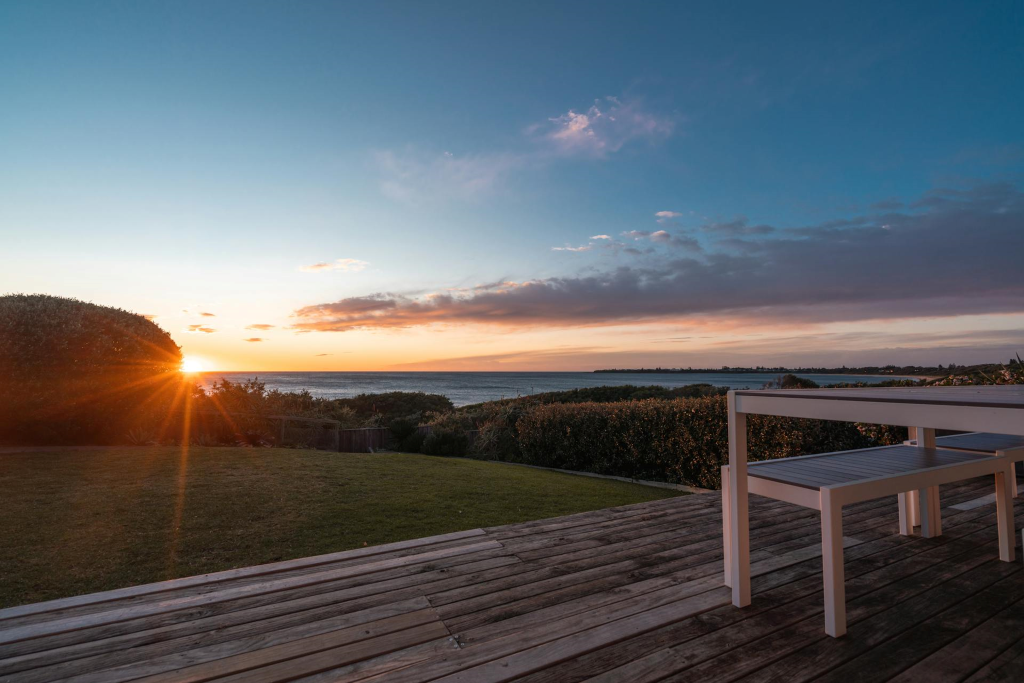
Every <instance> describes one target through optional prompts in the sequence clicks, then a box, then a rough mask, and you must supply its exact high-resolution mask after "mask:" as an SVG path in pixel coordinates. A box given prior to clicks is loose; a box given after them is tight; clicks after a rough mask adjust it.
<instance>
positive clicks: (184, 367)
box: [181, 356, 206, 375]
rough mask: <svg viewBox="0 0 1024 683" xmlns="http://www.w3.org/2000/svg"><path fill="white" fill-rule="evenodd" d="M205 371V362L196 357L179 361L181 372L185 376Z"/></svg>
mask: <svg viewBox="0 0 1024 683" xmlns="http://www.w3.org/2000/svg"><path fill="white" fill-rule="evenodd" d="M205 369H206V362H205V361H204V360H203V359H202V358H197V357H196V356H185V357H184V358H183V359H182V360H181V371H182V372H183V373H185V374H186V375H192V374H195V373H197V372H202V371H203V370H205Z"/></svg>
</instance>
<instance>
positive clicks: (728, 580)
mask: <svg viewBox="0 0 1024 683" xmlns="http://www.w3.org/2000/svg"><path fill="white" fill-rule="evenodd" d="M731 505H732V501H731V500H730V499H729V466H728V465H726V466H725V467H723V468H722V541H723V542H722V550H723V554H724V555H725V558H724V559H725V585H726V586H727V587H729V588H732V559H731V558H732V552H731V547H730V546H731V544H732V539H731V538H730V535H729V527H730V524H731V522H730V519H729V506H731Z"/></svg>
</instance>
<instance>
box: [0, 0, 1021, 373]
mask: <svg viewBox="0 0 1024 683" xmlns="http://www.w3.org/2000/svg"><path fill="white" fill-rule="evenodd" d="M723 4H724V3H706V4H697V3H686V4H683V3H643V4H640V6H633V5H627V4H624V3H587V4H586V5H584V6H581V5H579V4H570V3H562V4H554V3H526V2H516V3H492V2H472V3H470V2H466V3H422V2H419V3H418V2H411V3H336V2H330V3H314V2H307V3H283V2H281V3H255V2H246V3H242V2H203V3H146V2H104V3H89V2H67V3H61V2H48V3H38V2H7V3H4V4H3V5H0V101H3V102H4V105H3V106H2V107H0V235H2V236H3V244H4V253H5V261H6V262H7V264H6V267H5V268H4V269H3V270H4V272H3V273H0V290H4V291H44V292H50V293H55V294H63V295H70V296H77V297H80V298H84V299H90V300H94V301H96V302H99V303H107V304H112V305H118V306H122V307H125V308H130V309H132V310H137V311H139V312H141V313H146V314H150V315H154V316H156V319H157V322H159V323H160V324H162V325H164V326H165V327H166V328H167V329H168V330H169V331H171V332H172V334H173V335H174V336H175V338H176V339H177V340H178V341H179V343H181V344H182V345H183V346H184V347H185V348H186V350H187V351H190V352H193V353H196V354H199V355H204V356H206V357H208V358H210V359H211V360H212V364H213V365H217V366H220V367H225V368H228V367H231V368H232V369H240V368H245V369H247V368H250V367H251V368H256V367H277V368H283V367H286V366H287V367H288V368H309V369H330V368H333V367H339V368H362V369H371V368H384V367H392V366H409V364H411V366H413V367H460V368H466V369H476V368H480V369H488V368H492V367H499V366H500V367H503V368H511V369H519V368H522V369H526V368H533V367H538V368H539V367H544V368H554V367H565V366H566V363H567V362H568V361H567V360H566V353H569V352H568V351H564V352H557V351H555V350H556V349H563V350H572V351H571V357H572V359H571V362H572V363H573V364H574V365H573V368H575V367H580V368H583V367H590V366H594V365H596V366H597V367H600V366H601V365H604V364H607V363H612V364H618V363H617V362H618V361H619V360H622V362H624V363H625V362H627V361H628V362H630V363H635V364H649V362H665V363H667V364H682V365H688V364H690V363H691V362H697V363H701V362H706V363H709V364H723V363H724V364H737V360H744V359H750V358H758V359H760V358H764V359H765V361H766V362H767V361H770V360H771V359H772V358H777V359H780V360H786V359H789V360H790V361H791V362H795V361H797V360H799V358H796V357H795V356H794V354H795V355H796V356H800V355H801V354H803V356H811V355H813V356H814V358H819V359H822V360H823V361H827V360H829V359H832V360H835V361H846V360H850V361H852V362H856V361H857V360H858V359H860V360H862V361H864V362H868V361H871V362H883V361H885V360H888V359H889V358H890V357H891V358H892V360H893V361H894V362H911V360H912V358H914V357H919V358H920V360H921V362H939V361H936V360H935V359H933V358H931V356H930V355H929V354H931V355H936V357H937V358H938V357H939V356H942V354H946V355H945V356H944V357H945V358H946V359H947V361H948V360H959V361H960V362H966V361H971V360H980V359H979V358H976V357H975V356H978V355H981V356H985V357H986V358H989V357H991V360H997V358H996V357H994V356H997V355H999V354H1005V353H1006V352H1007V351H1008V350H1010V349H1011V348H1013V347H1014V342H1013V340H1014V339H1020V338H1021V335H1020V334H1019V333H1020V331H1021V330H1022V329H1024V322H1022V318H1021V313H1022V310H1021V309H1022V308H1024V307H1017V306H1016V304H1015V303H1014V301H1020V300H1022V299H1021V297H1020V294H1021V293H1022V292H1021V285H1020V283H1015V282H1014V280H1013V277H1012V276H1011V275H1009V274H1006V273H1004V274H1003V276H1002V277H1001V278H999V277H996V278H995V279H994V280H993V279H992V278H990V277H988V276H986V275H984V274H985V273H989V272H991V271H992V270H1000V268H998V267H994V266H1003V267H1002V270H1003V271H1005V270H1006V267H1007V266H1009V267H1010V269H1011V271H1012V265H1013V264H1014V263H1019V261H1020V256H1021V255H1022V252H1021V251H1018V250H1020V249H1024V247H1022V245H1021V242H1020V241H1019V240H1020V237H1019V236H1020V234H1021V231H1022V229H1024V225H1022V223H1021V221H1020V216H1021V214H1022V213H1024V209H1022V201H1021V198H1020V194H1019V193H1020V189H1021V185H1020V183H1021V179H1022V171H1024V126H1022V125H1021V123H1020V122H1021V121H1024V89H1022V88H1021V87H1020V84H1021V83H1022V82H1024V7H1022V6H1021V4H1020V3H1012V2H992V3H936V2H931V3H909V2H908V3H856V4H855V5H851V6H849V7H845V8H840V7H830V6H823V4H822V3H785V6H779V5H780V4H779V3H776V4H767V3H734V4H731V5H729V6H728V7H723ZM993 188H996V189H993ZM922 200H923V201H922ZM659 212H660V213H661V216H660V217H659V216H658V215H656V214H658V213H659ZM887 216H888V217H887ZM993 217H994V218H995V220H988V219H989V218H993ZM885 226H889V227H885ZM968 226H969V227H968ZM836 230H839V231H845V232H841V233H836V232H835V231H836ZM659 231H660V232H659ZM800 231H803V232H800ZM828 231H832V232H828ZM896 232H899V233H900V234H899V235H895V233H896ZM598 235H606V236H607V239H594V236H598ZM850 244H855V245H856V248H847V247H848V246H849V245H850ZM974 245H976V246H979V247H985V248H986V249H988V250H990V251H989V253H988V254H979V253H978V252H979V251H981V249H973V248H971V247H972V246H974ZM872 247H874V249H873V248H872ZM918 249H920V251H921V255H919V256H917V257H915V255H914V252H915V251H917V250H918ZM897 250H900V251H903V250H909V252H910V253H902V254H899V255H900V256H901V257H902V258H903V259H905V260H908V261H909V262H910V263H909V265H908V266H907V268H906V271H905V272H904V273H902V274H901V273H900V272H899V271H901V269H902V266H901V264H900V262H899V260H898V259H896V260H891V259H888V260H887V259H877V260H876V259H875V257H874V254H876V253H878V252H887V253H888V255H889V256H890V257H891V256H892V255H893V253H894V252H895V251H897ZM993 252H994V253H993ZM757 254H760V256H757ZM798 256H799V257H801V258H808V259H812V260H813V261H814V262H813V263H807V264H802V262H801V261H799V260H798V258H797V257H798ZM833 256H834V258H835V259H837V261H839V262H849V261H851V260H853V261H854V265H855V266H857V267H858V268H860V269H861V270H862V271H863V272H864V273H866V274H867V277H865V279H864V280H859V279H858V277H857V275H858V274H857V273H853V274H851V273H848V272H846V271H844V270H842V269H833V268H831V267H830V265H829V262H830V261H831V259H832V258H833ZM740 257H742V258H740ZM926 257H927V259H928V260H927V261H926V260H924V259H925V258H926ZM339 259H340V261H339ZM759 259H760V264H759ZM915 259H917V260H916V261H915ZM1000 259H1004V260H1005V263H1004V262H1003V261H1001V260H1000ZM766 263H767V264H768V265H765V264H766ZM940 263H945V264H954V263H955V264H958V266H959V268H960V269H961V270H962V271H963V272H964V273H966V275H965V276H964V279H963V282H962V283H960V284H958V285H956V286H955V287H953V286H952V285H950V283H949V281H948V279H946V280H944V281H942V282H933V281H932V280H931V279H930V278H931V277H933V276H932V275H930V274H929V273H934V272H935V271H936V270H937V268H938V267H939V266H940ZM316 264H329V265H330V266H331V267H329V268H328V267H327V266H320V267H319V268H310V266H315V265H316ZM796 264H802V265H799V266H798V265H796ZM762 267H763V269H764V272H761V273H760V274H757V273H754V271H757V270H759V269H762ZM772 267H774V268H776V269H775V270H772ZM847 267H850V266H849V263H847ZM794 268H799V269H800V270H801V271H806V273H804V277H801V278H798V279H795V280H794V281H793V282H791V283H789V284H788V285H786V286H785V287H783V286H781V285H779V288H778V291H774V290H773V287H774V286H775V285H777V284H778V283H780V282H782V281H784V280H785V279H786V278H785V277H783V275H784V274H785V273H788V272H791V270H792V269H794ZM705 269H706V271H705ZM876 270H877V272H876ZM723 271H724V272H725V273H726V274H725V275H724V276H720V277H718V276H716V277H714V278H711V277H709V275H708V274H709V273H717V274H719V275H721V273H722V272H723ZM875 275H877V277H873V276H875ZM502 282H504V283H510V284H506V285H500V284H496V283H502ZM703 283H708V284H707V286H706V287H705V286H704V284H703ZM766 283H770V284H766ZM844 283H847V284H845V285H844ZM875 283H878V284H879V285H880V286H879V288H878V291H871V290H872V289H873V288H872V284H875ZM908 283H909V284H911V285H914V287H909V286H908ZM524 285H532V287H531V286H526V287H524ZM751 287H754V288H758V289H759V290H760V291H761V292H763V293H767V294H766V296H765V297H762V298H760V299H759V298H758V297H756V296H753V293H751V292H748V294H749V295H746V294H744V295H741V294H742V293H743V292H744V291H745V290H748V289H749V288H751ZM944 287H945V289H944ZM798 292H799V293H798ZM803 292H819V293H821V295H820V296H816V297H815V296H805V295H804V294H803ZM885 292H890V293H889V294H886V293H885ZM861 294H863V296H861ZM602 300H606V301H607V302H608V303H609V305H608V306H607V308H608V311H607V313H606V314H605V313H603V312H602V311H601V310H600V309H601V308H602V306H601V303H602ZM374 302H375V303H374ZM836 307H838V308H839V309H840V310H839V312H838V313H837V312H836V311H837V309H836ZM207 309H216V314H215V316H204V317H203V319H200V318H197V317H196V314H197V313H196V312H197V311H203V312H209V311H207ZM634 309H635V310H636V311H637V312H636V313H635V314H634V313H632V312H631V311H633V310H634ZM395 312H397V313H396V314H394V315H392V313H395ZM979 316H984V319H981V317H979ZM213 318H216V323H217V325H213V323H210V320H212V319H213ZM915 321H916V322H915ZM206 323H210V324H206ZM252 324H259V325H264V326H267V325H273V328H269V329H263V330H258V331H257V332H258V333H253V331H252V330H247V329H246V328H248V327H249V326H250V325H252ZM841 324H846V325H850V326H851V329H839V328H837V327H835V326H836V325H841ZM197 325H198V326H200V327H203V326H205V327H206V328H207V329H211V330H215V331H213V332H196V331H195V329H190V328H194V327H195V326H197ZM830 325H831V326H832V327H829V326H830ZM852 327H856V329H857V331H858V333H859V334H858V335H855V336H856V338H853V337H848V336H843V339H844V340H845V341H843V342H842V344H839V345H836V344H833V343H832V342H829V341H827V340H828V339H835V337H828V336H825V337H822V336H820V335H850V334H853V330H852ZM753 328H757V330H758V332H756V333H752V332H750V330H751V329H753ZM865 329H866V330H868V332H864V330H865ZM695 331H701V332H707V333H708V334H703V333H702V334H695ZM751 334H757V335H759V338H761V337H766V338H767V339H769V340H775V341H774V342H773V343H768V344H767V345H765V344H762V343H761V342H758V344H757V345H753V346H752V345H751V344H752V342H751V340H750V339H749V338H746V337H748V336H749V335H751ZM794 334H796V335H798V336H800V337H801V338H802V339H803V340H804V341H805V342H806V345H804V346H799V345H798V348H797V350H794V346H793V344H792V343H791V342H788V341H785V340H788V339H790V338H791V337H793V335H794ZM965 335H967V336H965ZM684 337H686V338H688V339H686V340H684V341H680V342H678V343H677V344H675V345H673V346H671V348H666V346H665V344H664V343H661V342H658V341H656V340H660V339H683V338H684ZM700 337H708V339H709V340H705V341H702V342H697V341H696V340H697V339H698V338H700ZM256 338H259V339H261V340H262V341H260V342H258V343H257V342H245V341H243V340H244V339H256ZM745 338H746V341H744V339H745ZM652 348H656V350H652ZM829 349H831V356H829V353H827V351H829ZM915 353H916V354H917V356H914V354H915ZM321 354H330V355H321ZM887 354H888V355H887ZM803 356H801V358H802V357H803ZM925 356H928V357H925ZM474 359H476V360H474ZM673 361H678V362H673ZM332 364H333V365H332Z"/></svg>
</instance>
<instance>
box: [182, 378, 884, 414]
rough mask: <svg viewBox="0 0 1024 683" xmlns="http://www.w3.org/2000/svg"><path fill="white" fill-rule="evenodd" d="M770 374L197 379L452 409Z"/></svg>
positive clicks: (733, 384)
mask: <svg viewBox="0 0 1024 683" xmlns="http://www.w3.org/2000/svg"><path fill="white" fill-rule="evenodd" d="M777 376H778V375H776V374H774V373H756V372H752V373H748V374H731V373H714V372H708V373H695V374H678V375H677V374H654V373H639V372H638V373H627V372H622V373H595V372H261V373H256V372H221V373H213V372H210V373H206V374H205V375H203V380H202V381H203V384H204V385H205V386H206V387H207V388H209V386H210V385H211V384H212V383H213V382H214V381H216V380H218V379H220V378H225V379H228V380H230V381H232V382H240V381H244V380H246V379H251V378H258V379H259V380H260V381H261V382H264V383H265V384H266V386H267V388H268V389H278V390H280V391H301V390H302V389H306V390H308V391H309V393H311V394H313V395H314V396H321V397H324V398H351V397H352V396H356V395H358V394H380V393H384V392H386V391H423V392H426V393H428V394H442V395H444V396H447V397H448V398H449V399H450V400H451V402H452V403H454V404H455V405H457V406H464V405H467V404H470V403H482V402H483V401H493V400H496V399H499V398H515V397H516V396H528V395H530V394H539V393H542V392H545V391H564V390H566V389H581V388H584V387H601V386H618V385H622V384H635V385H638V386H650V385H652V384H657V385H660V386H663V387H681V386H686V385H688V384H711V385H714V386H716V387H729V388H730V389H744V388H749V389H759V388H761V387H762V386H763V385H764V384H765V383H766V382H769V381H771V380H773V379H775V378H776V377H777ZM800 376H801V377H807V378H808V379H812V380H814V381H815V382H817V383H818V384H820V385H825V384H835V383H838V382H869V383H870V382H872V381H881V380H883V379H898V378H895V377H893V376H892V375H885V376H871V375H800Z"/></svg>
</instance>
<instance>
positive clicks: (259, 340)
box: [242, 337, 266, 342]
mask: <svg viewBox="0 0 1024 683" xmlns="http://www.w3.org/2000/svg"><path fill="white" fill-rule="evenodd" d="M242 341H245V342H261V341H266V340H265V339H264V338H263V337H249V338H248V339H243V340H242Z"/></svg>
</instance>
